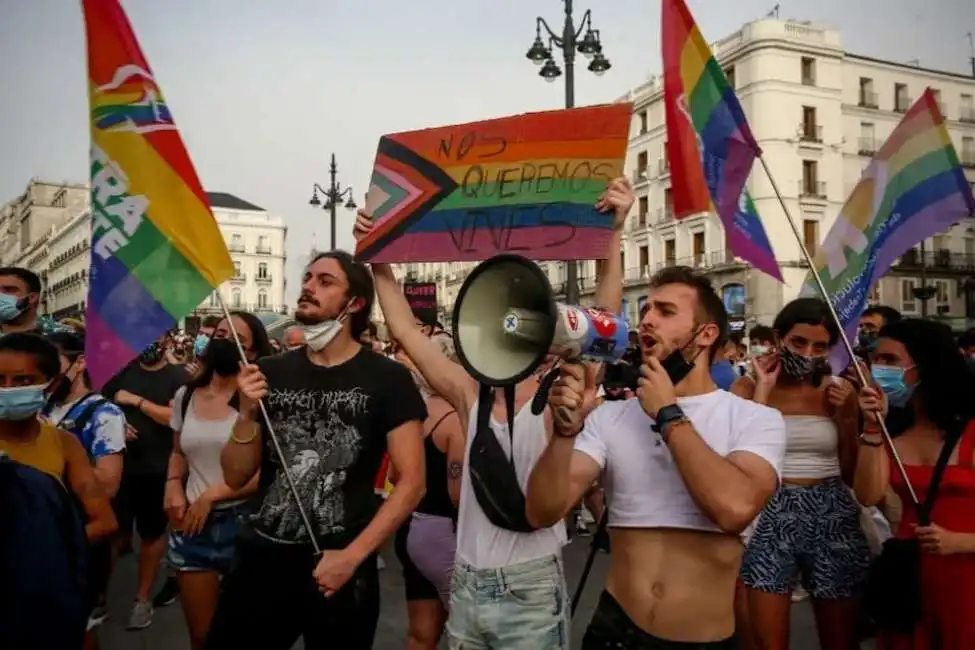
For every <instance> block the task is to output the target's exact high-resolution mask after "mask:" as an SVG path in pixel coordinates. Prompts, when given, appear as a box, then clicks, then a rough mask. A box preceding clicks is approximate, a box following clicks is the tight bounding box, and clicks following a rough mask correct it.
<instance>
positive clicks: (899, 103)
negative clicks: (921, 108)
mask: <svg viewBox="0 0 975 650" xmlns="http://www.w3.org/2000/svg"><path fill="white" fill-rule="evenodd" d="M913 103H914V100H913V99H911V98H910V97H908V96H907V95H898V96H897V97H895V98H894V112H895V113H906V112H907V110H908V109H909V108H910V107H911V104H913Z"/></svg>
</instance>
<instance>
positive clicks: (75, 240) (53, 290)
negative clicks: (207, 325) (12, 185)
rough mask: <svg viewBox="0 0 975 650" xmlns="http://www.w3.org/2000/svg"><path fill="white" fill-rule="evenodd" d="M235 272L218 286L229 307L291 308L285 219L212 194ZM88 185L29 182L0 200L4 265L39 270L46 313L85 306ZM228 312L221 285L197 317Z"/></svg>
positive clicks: (71, 312)
mask: <svg viewBox="0 0 975 650" xmlns="http://www.w3.org/2000/svg"><path fill="white" fill-rule="evenodd" d="M208 197H209V199H210V202H211V205H212V207H213V214H214V216H215V218H216V220H217V224H218V226H219V228H220V231H221V233H222V234H223V237H224V241H225V242H226V243H227V248H228V249H229V250H230V253H231V257H232V258H233V260H234V265H235V268H236V273H235V275H234V277H233V278H231V279H230V280H228V281H227V282H225V283H224V284H223V285H222V286H221V287H220V289H219V292H220V295H221V296H222V297H223V299H224V301H225V302H226V305H227V307H229V308H230V309H244V310H247V311H253V312H262V313H282V314H283V313H286V312H287V306H286V303H285V298H284V295H285V288H286V278H285V263H286V261H287V255H286V252H285V245H286V241H287V226H285V224H284V220H283V219H282V218H281V217H277V216H272V215H271V214H269V213H268V212H267V210H264V209H263V208H260V207H258V206H256V205H254V204H252V203H249V202H247V201H244V200H243V199H240V198H238V197H236V196H234V195H232V194H226V193H219V192H212V193H208ZM88 205H89V200H88V188H87V186H84V185H79V186H74V185H63V184H62V185H58V184H54V183H48V182H44V181H31V182H30V183H29V185H28V188H27V190H26V191H25V193H24V194H23V195H21V196H19V197H17V198H16V199H14V200H12V201H8V202H7V203H6V204H4V205H3V206H0V265H3V266H20V267H23V268H27V269H30V270H31V271H33V272H35V273H37V275H38V276H40V278H41V280H42V283H43V286H44V291H43V295H42V298H41V313H45V314H50V315H51V316H53V317H54V318H65V317H68V316H78V315H80V314H83V313H84V310H85V301H86V300H87V296H88V273H89V268H90V265H91V253H90V248H91V213H90V211H89V210H88ZM211 313H212V314H219V313H222V308H221V307H220V302H219V300H218V299H217V296H216V292H215V293H214V295H211V296H210V297H209V298H207V299H206V300H205V301H204V302H203V304H202V305H200V308H199V309H198V310H197V313H196V314H194V315H195V316H198V317H199V316H203V315H208V314H211Z"/></svg>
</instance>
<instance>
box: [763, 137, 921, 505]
mask: <svg viewBox="0 0 975 650" xmlns="http://www.w3.org/2000/svg"><path fill="white" fill-rule="evenodd" d="M758 159H759V161H761V163H762V169H764V170H765V175H766V176H767V177H768V180H769V183H771V184H772V191H773V192H775V197H776V198H777V199H778V200H779V205H781V206H782V211H783V212H784V213H785V218H786V220H787V221H788V222H789V226H790V227H791V228H792V234H793V235H795V237H796V242H798V244H799V250H800V251H802V256H803V257H804V258H805V259H806V264H808V265H809V271H810V273H812V276H813V278H814V279H815V280H816V287H817V288H818V289H819V293H820V294H822V296H823V301H824V302H825V303H826V306H827V307H828V308H829V314H830V316H832V317H833V321H834V322H835V323H836V326H837V327H838V328H839V330H840V339H841V340H842V341H843V347H845V348H846V352H847V354H849V355H850V362H851V363H852V364H853V367H854V369H856V373H857V378H858V379H859V380H860V385H861V386H868V385H869V384H870V382H868V381H867V376H866V375H865V374H864V373H863V368H861V367H860V364H859V363H858V362H857V356H856V353H854V351H853V345H852V344H851V343H850V339H849V338H848V337H847V336H846V331H845V330H844V329H843V322H842V321H840V317H839V314H837V313H836V308H835V307H834V306H833V301H832V300H830V297H829V292H828V291H826V285H824V284H823V279H822V278H821V277H819V271H818V270H816V265H815V264H814V263H813V258H812V255H810V254H809V251H808V250H807V249H806V244H805V242H803V241H802V234H801V233H800V232H799V227H798V226H796V222H795V220H794V219H793V218H792V214H791V213H790V212H789V208H788V207H786V205H785V200H784V199H783V198H782V193H781V192H779V186H778V184H777V183H776V182H775V179H774V178H773V177H772V171H771V170H770V169H769V167H768V164H767V163H766V162H765V157H764V156H758ZM877 422H878V423H879V424H880V431H881V433H883V436H884V442H885V443H887V448H888V449H889V450H890V454H891V456H893V458H894V463H895V464H896V465H897V471H898V472H900V475H901V477H902V478H903V479H904V483H905V484H906V485H907V491H908V492H909V493H910V495H911V500H912V501H913V502H914V505H915V506H918V505H919V503H920V502H919V501H918V499H917V493H916V492H915V491H914V485H912V484H911V479H910V478H909V477H908V476H907V470H906V469H905V468H904V463H903V461H901V457H900V454H898V453H897V449H896V448H894V441H893V439H892V438H891V437H890V432H889V431H888V430H887V424H886V423H885V422H884V419H883V418H882V417H880V413H877Z"/></svg>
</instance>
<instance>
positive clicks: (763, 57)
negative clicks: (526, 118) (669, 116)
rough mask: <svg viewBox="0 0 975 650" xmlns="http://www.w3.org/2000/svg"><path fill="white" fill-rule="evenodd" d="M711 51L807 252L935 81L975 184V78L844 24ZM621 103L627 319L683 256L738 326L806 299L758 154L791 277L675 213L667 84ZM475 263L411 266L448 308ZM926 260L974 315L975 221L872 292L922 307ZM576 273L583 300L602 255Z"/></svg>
mask: <svg viewBox="0 0 975 650" xmlns="http://www.w3.org/2000/svg"><path fill="white" fill-rule="evenodd" d="M712 47H713V49H714V52H715V54H716V56H717V58H718V60H719V62H720V63H721V65H722V66H723V67H724V68H725V70H726V71H727V73H728V77H729V79H730V80H731V82H732V83H733V84H734V87H735V90H736V93H737V95H738V97H739V99H740V101H741V104H742V106H743V108H744V110H745V113H746V114H747V116H748V119H749V123H750V125H751V128H752V130H753V132H754V134H755V137H756V139H757V140H758V142H759V145H760V146H761V147H762V149H763V151H764V154H765V160H766V161H767V162H768V164H769V167H770V168H771V170H772V173H773V175H774V176H775V180H776V183H777V184H778V186H779V189H780V190H781V192H782V194H783V197H784V199H785V203H786V206H787V207H788V209H789V211H790V213H791V214H792V216H793V218H794V219H795V220H796V222H797V225H798V227H799V228H800V231H801V233H802V235H803V240H804V243H805V244H806V246H807V248H809V249H810V252H815V250H816V247H817V246H818V245H819V244H820V242H821V241H822V239H823V238H824V237H825V236H826V233H827V232H828V231H829V228H830V227H831V225H832V223H833V221H834V219H835V218H836V216H837V214H838V213H839V211H840V208H841V207H842V205H843V203H844V202H845V200H846V198H847V196H848V195H849V193H850V191H851V190H852V189H853V187H854V185H855V184H856V182H857V180H858V179H859V177H860V174H861V173H862V171H863V169H864V168H865V167H866V165H867V164H868V162H869V160H870V156H871V155H872V154H873V153H874V152H875V151H876V150H877V149H878V148H879V146H880V145H881V144H882V143H883V141H884V140H885V139H886V138H887V136H888V135H889V134H890V132H891V131H892V130H893V128H894V127H895V126H896V124H897V123H898V121H899V120H900V119H901V118H902V117H903V113H904V112H905V111H906V110H907V108H908V107H910V105H911V104H912V102H913V101H914V100H915V99H917V97H919V96H920V94H921V93H922V92H923V91H924V89H925V88H926V87H931V88H932V89H933V90H934V91H935V92H936V94H937V95H938V96H939V98H940V100H939V101H940V102H941V105H942V108H943V113H944V114H945V116H946V118H947V127H948V130H949V132H950V134H951V138H952V141H953V142H954V145H955V147H956V149H957V150H958V155H959V158H960V159H961V162H962V164H963V166H964V167H965V173H966V175H967V176H968V178H969V179H970V180H975V100H973V97H975V79H973V78H971V77H967V76H964V75H960V74H955V73H949V72H941V71H936V70H927V69H924V68H921V67H920V66H917V65H912V64H910V63H896V62H891V61H881V60H878V59H873V58H869V57H865V56H860V55H855V54H850V53H848V52H845V51H844V50H843V47H842V43H841V39H840V34H839V32H838V31H836V30H833V29H830V28H828V27H823V26H819V25H813V24H808V23H799V22H794V21H781V20H776V19H766V20H759V21H756V22H752V23H748V24H746V25H744V26H743V27H742V28H741V29H740V30H739V31H737V32H735V33H734V34H732V35H730V36H728V37H727V38H724V39H722V40H721V41H718V42H717V43H716V44H714V45H713V46H712ZM621 100H623V101H632V102H633V103H634V115H633V123H632V127H631V132H630V146H629V150H628V153H627V159H626V169H627V173H628V174H629V175H630V176H631V178H632V180H633V182H634V186H635V189H636V192H637V197H638V198H637V202H636V204H635V205H634V208H633V212H632V214H631V216H630V219H629V221H628V223H627V225H626V229H625V233H624V242H623V247H622V250H621V252H620V254H621V255H622V259H623V266H624V269H625V290H624V293H625V296H626V298H627V303H628V305H629V310H630V311H629V316H630V317H631V319H635V318H636V310H637V301H638V299H639V298H640V297H641V296H643V295H645V293H646V288H647V279H648V278H649V276H650V275H651V274H652V273H653V272H654V271H656V270H657V269H659V268H662V267H663V266H665V265H668V264H687V265H691V266H696V267H699V268H704V269H707V270H708V271H709V273H710V274H711V275H712V276H713V279H714V283H715V285H716V286H717V287H718V288H719V289H721V290H722V291H723V292H724V295H725V298H726V303H728V304H729V306H733V307H734V309H733V311H735V313H734V314H733V319H734V321H735V323H734V324H735V325H736V326H737V327H738V328H742V327H744V326H745V325H746V322H747V323H758V322H761V323H770V322H771V320H772V319H773V318H774V316H775V314H776V313H777V312H778V310H779V309H780V308H781V307H782V305H783V304H784V303H785V302H787V301H789V300H791V299H792V298H794V297H795V296H796V294H797V293H798V291H799V289H800V288H801V286H802V282H803V280H804V278H805V275H806V272H807V268H806V265H805V264H804V263H803V262H802V261H801V254H800V250H799V246H798V243H797V242H796V239H795V237H794V235H793V233H792V231H791V229H790V227H789V225H788V222H787V221H786V219H785V216H784V214H783V212H782V207H781V206H780V205H779V203H778V200H777V199H776V197H775V194H774V192H773V191H772V188H771V185H770V183H769V181H768V179H767V178H766V177H765V176H764V174H763V173H762V170H761V167H760V166H759V165H758V163H756V166H755V168H754V169H753V171H752V175H751V177H750V179H749V183H748V188H749V191H750V192H751V195H752V197H753V199H754V201H755V204H756V207H757V209H758V212H759V214H760V215H761V217H762V221H763V223H764V225H765V229H766V231H767V233H768V235H769V239H770V240H771V244H772V247H773V249H774V250H775V253H776V256H777V258H778V260H779V263H780V266H781V267H782V272H783V275H784V278H785V283H784V284H779V283H778V282H776V281H774V280H772V279H771V278H768V277H766V276H764V275H763V274H761V273H760V272H758V271H755V270H753V269H751V268H749V267H748V266H747V265H745V264H742V263H740V262H738V261H736V260H735V258H734V256H733V255H731V254H730V252H729V251H727V250H726V247H725V235H724V231H723V228H722V227H721V224H720V222H719V220H718V219H717V217H715V216H713V215H701V216H694V217H690V218H686V219H683V220H681V221H679V222H678V221H676V220H675V219H674V218H673V205H672V202H671V200H670V173H669V165H668V162H667V158H666V155H665V153H664V143H665V141H666V127H665V122H664V107H663V101H662V100H663V86H662V79H660V78H655V79H651V80H650V81H649V82H647V83H646V84H644V85H642V86H640V87H638V88H635V89H634V90H633V91H631V92H630V93H628V94H627V95H626V96H625V97H622V98H621ZM470 266H471V265H470V264H412V265H406V268H405V269H404V270H403V272H404V274H405V275H412V276H414V277H415V278H416V279H419V280H429V281H437V282H438V285H439V287H440V296H441V303H442V305H443V307H444V310H445V311H448V312H449V310H450V308H452V304H453V300H454V299H455V298H456V294H457V290H458V289H459V288H460V285H461V283H462V282H463V278H464V277H465V276H466V269H469V268H470ZM548 266H549V276H550V278H551V279H552V282H553V286H554V287H555V289H556V291H557V292H562V291H564V280H565V277H564V268H563V267H561V266H560V265H555V264H550V265H548ZM922 269H923V270H924V275H926V277H927V280H926V283H927V284H928V285H929V286H930V285H934V286H935V287H936V289H937V291H936V295H935V297H934V298H933V299H931V300H930V302H929V304H928V311H929V313H930V315H932V316H933V315H940V316H942V317H945V318H953V319H963V318H965V317H968V316H971V317H972V318H975V222H973V220H972V219H968V220H966V221H965V222H964V223H961V224H959V225H958V226H957V227H955V228H954V229H952V230H951V231H950V232H947V233H944V234H943V235H941V236H939V237H935V238H933V239H932V240H931V241H929V242H927V245H926V251H925V256H924V257H923V259H922V257H921V256H920V252H919V251H917V252H916V253H914V254H909V255H907V256H905V257H904V258H902V259H901V263H900V264H898V265H897V266H895V267H894V268H893V269H892V270H891V272H890V273H889V274H888V275H887V277H885V278H884V279H883V280H881V282H880V283H879V286H877V287H876V288H875V290H874V292H873V295H872V296H871V299H872V300H873V301H874V302H879V303H883V304H887V305H891V306H893V307H896V308H897V309H900V310H902V311H904V312H905V313H907V314H920V313H921V311H922V305H921V301H918V300H916V299H914V298H913V296H912V294H911V291H910V289H911V288H913V287H914V286H917V285H919V284H920V278H921V275H922ZM579 276H580V284H581V293H582V296H583V302H585V301H586V300H587V299H591V295H592V291H593V289H594V287H595V284H596V273H595V263H594V262H587V263H584V264H583V265H582V268H581V269H580V273H579ZM958 325H961V324H960V323H958Z"/></svg>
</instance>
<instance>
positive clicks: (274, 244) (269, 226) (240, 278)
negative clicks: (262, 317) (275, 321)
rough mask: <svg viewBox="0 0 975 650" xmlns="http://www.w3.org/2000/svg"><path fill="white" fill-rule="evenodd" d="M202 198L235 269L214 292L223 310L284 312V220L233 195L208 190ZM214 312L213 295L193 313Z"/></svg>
mask: <svg viewBox="0 0 975 650" xmlns="http://www.w3.org/2000/svg"><path fill="white" fill-rule="evenodd" d="M207 197H208V198H209V199H210V205H211V207H212V208H213V215H214V217H216V219H217V225H218V226H219V227H220V232H221V233H223V238H224V241H226V242H227V248H228V249H229V250H230V255H231V257H232V258H233V260H234V266H235V268H236V273H235V275H234V277H233V278H231V279H230V280H229V281H227V282H225V283H224V284H223V285H222V286H221V287H220V289H219V291H220V296H221V297H222V298H223V300H224V301H225V302H226V304H227V307H229V308H230V309H243V310H246V311H253V312H276V313H280V314H285V313H287V311H288V307H287V303H286V302H285V297H284V295H285V289H286V286H287V279H286V278H285V262H286V261H287V253H286V250H285V244H286V241H287V235H288V227H287V226H286V225H285V223H284V220H283V219H282V218H281V217H278V216H274V215H271V214H270V213H269V212H268V211H267V210H265V209H264V208H260V207H258V206H256V205H254V204H253V203H249V202H247V201H244V200H243V199H240V198H238V197H236V196H234V195H233V194H226V193H223V192H207ZM219 313H221V308H220V302H219V300H218V298H217V296H216V294H214V295H211V296H210V298H208V299H207V300H206V301H204V303H203V304H201V305H200V307H199V309H197V313H196V315H198V316H203V315H208V314H219Z"/></svg>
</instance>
